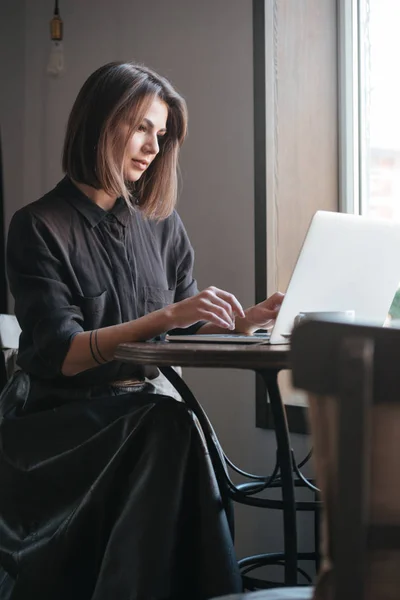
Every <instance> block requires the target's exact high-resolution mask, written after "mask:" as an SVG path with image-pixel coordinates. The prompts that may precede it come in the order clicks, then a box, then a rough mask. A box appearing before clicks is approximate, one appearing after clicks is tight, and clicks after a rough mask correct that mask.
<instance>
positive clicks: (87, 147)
mask: <svg viewBox="0 0 400 600" xmlns="http://www.w3.org/2000/svg"><path fill="white" fill-rule="evenodd" d="M155 98H158V99H160V100H162V101H163V102H165V103H166V105H167V107H168V119H167V133H166V134H165V136H163V137H162V139H161V140H160V151H159V153H158V155H157V156H156V158H155V159H154V160H153V162H152V163H151V164H150V166H149V167H148V169H147V170H146V171H145V172H144V173H143V175H142V176H141V177H140V179H139V180H138V181H137V182H136V183H135V184H134V185H132V184H130V183H128V182H126V181H125V179H124V156H125V151H126V147H127V144H128V141H129V139H130V137H131V136H132V135H133V133H134V132H135V131H136V130H137V128H138V127H139V125H140V123H141V122H142V120H143V118H144V116H145V114H146V112H147V111H148V109H149V108H150V106H151V104H152V102H153V101H154V99H155ZM123 125H128V130H127V128H126V127H123ZM186 131H187V109H186V103H185V101H184V99H183V98H182V97H181V96H180V95H179V94H178V93H177V92H176V91H175V90H174V88H173V87H172V85H171V84H170V83H169V81H168V80H167V79H165V78H164V77H160V75H157V73H155V72H154V71H151V70H150V69H147V68H146V67H143V66H140V65H136V64H133V63H122V62H113V63H109V64H107V65H104V66H103V67H100V68H99V69H97V71H95V72H94V73H92V75H90V77H89V78H88V79H87V80H86V82H85V83H84V85H83V87H82V88H81V90H80V92H79V94H78V96H77V98H76V100H75V103H74V106H73V107H72V111H71V114H70V116H69V119H68V125H67V131H66V136H65V141H64V149H63V157H62V167H63V170H64V172H65V173H67V175H69V177H71V178H72V179H74V180H76V181H78V182H80V183H85V184H87V185H90V186H92V187H94V188H96V189H102V190H104V191H105V192H106V193H107V194H110V195H115V196H117V197H118V196H122V197H123V198H125V200H126V202H128V204H130V203H131V198H132V194H133V195H134V196H135V197H136V200H137V202H138V203H139V204H140V206H141V208H142V211H143V212H144V214H145V215H146V216H147V217H149V218H151V219H163V218H166V217H168V216H169V215H170V214H171V213H172V211H173V209H174V206H175V204H176V198H177V167H178V153H179V148H180V146H181V145H182V143H183V141H184V139H185V136H186Z"/></svg>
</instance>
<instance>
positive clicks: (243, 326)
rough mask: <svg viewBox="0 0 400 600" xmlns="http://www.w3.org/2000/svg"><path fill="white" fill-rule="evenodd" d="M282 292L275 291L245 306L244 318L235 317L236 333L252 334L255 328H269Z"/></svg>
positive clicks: (280, 300)
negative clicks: (257, 301)
mask: <svg viewBox="0 0 400 600" xmlns="http://www.w3.org/2000/svg"><path fill="white" fill-rule="evenodd" d="M283 298H284V294H282V293H281V292H275V294H273V295H272V296H270V297H269V298H267V299H266V300H264V301H263V302H260V303H259V304H256V305H255V306H251V307H250V308H247V309H246V310H245V311H244V312H245V318H244V319H242V318H240V317H239V318H237V319H236V327H235V331H236V332H237V333H246V334H252V333H254V331H257V329H269V328H270V327H272V325H273V324H274V320H275V319H276V317H277V315H278V312H279V309H280V307H281V304H282V302H283Z"/></svg>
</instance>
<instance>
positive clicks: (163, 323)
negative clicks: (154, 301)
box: [130, 305, 176, 342]
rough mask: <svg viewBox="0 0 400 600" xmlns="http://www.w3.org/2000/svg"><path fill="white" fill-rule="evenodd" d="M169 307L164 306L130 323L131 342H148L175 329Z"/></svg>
mask: <svg viewBox="0 0 400 600" xmlns="http://www.w3.org/2000/svg"><path fill="white" fill-rule="evenodd" d="M171 306H172V305H170V306H166V307H165V308H161V309H159V310H155V311H154V312H151V313H148V314H147V315H145V316H144V317H141V318H139V319H135V320H134V321H131V323H130V324H131V327H130V333H131V340H130V341H132V342H139V341H145V340H150V339H152V338H154V337H156V336H158V335H161V334H163V333H165V332H166V331H169V330H170V329H174V327H176V325H175V320H174V317H173V311H172V310H171Z"/></svg>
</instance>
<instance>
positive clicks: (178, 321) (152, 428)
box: [0, 63, 281, 600]
mask: <svg viewBox="0 0 400 600" xmlns="http://www.w3.org/2000/svg"><path fill="white" fill-rule="evenodd" d="M186 128H187V113H186V106H185V103H184V100H183V99H182V98H181V97H180V96H179V94H178V93H177V92H176V91H175V90H174V89H173V88H172V86H171V84H170V83H169V82H168V81H167V80H165V79H164V78H162V77H160V76H159V75H157V74H156V73H154V72H152V71H150V70H149V69H146V68H144V67H141V66H138V65H134V64H131V63H111V64H108V65H105V66H103V67H101V68H100V69H98V70H97V71H96V72H95V73H93V74H92V75H91V76H90V77H89V79H88V80H87V81H86V83H85V84H84V86H83V87H82V89H81V91H80V92H79V94H78V97H77V99H76V101H75V104H74V106H73V108H72V112H71V115H70V117H69V121H68V126H67V132H66V137H65V143H64V150H63V170H64V171H65V174H66V175H65V178H64V179H63V180H62V181H61V182H60V183H59V184H58V185H57V186H56V187H55V188H54V189H53V190H51V191H50V192H49V193H48V194H46V195H45V196H44V197H43V198H41V199H40V200H38V201H36V202H33V203H32V204H30V205H28V206H26V207H24V208H23V209H21V210H19V211H18V212H17V213H16V214H15V215H14V217H13V219H12V222H11V225H10V230H9V236H8V249H7V264H8V276H9V281H10V287H11V291H12V294H13V296H14V298H15V313H16V315H17V317H18V320H19V323H20V325H21V328H22V334H21V338H20V347H19V356H18V364H19V365H20V367H21V369H22V371H21V372H20V373H19V374H18V375H17V376H15V377H14V379H13V380H12V382H11V383H10V384H9V386H8V387H7V389H6V390H5V391H4V393H3V395H2V402H1V415H2V417H3V419H2V421H1V425H0V448H1V449H0V481H1V490H0V563H1V565H2V567H3V569H4V570H5V571H6V572H7V573H8V574H9V575H10V576H11V578H12V581H13V586H11V584H10V581H11V580H10V579H8V582H9V584H10V587H12V593H11V596H10V597H11V598H12V599H13V600H27V599H28V598H29V599H32V598H35V599H36V598H40V600H47V599H49V600H50V599H51V600H55V599H56V598H57V600H63V599H65V600H67V599H68V600H70V599H71V598H74V599H75V600H89V599H90V600H105V599H107V600H108V599H109V598H111V597H113V598H116V599H121V600H125V599H126V600H128V599H129V600H161V599H167V598H174V599H178V598H182V599H183V598H185V599H186V600H188V599H189V598H190V599H191V600H195V599H196V598H198V599H199V600H200V599H205V598H210V597H212V596H216V595H222V594H225V593H229V592H235V591H240V588H241V585H240V577H239V574H238V570H237V565H236V560H235V557H234V552H233V548H232V541H231V538H230V535H229V529H228V527H227V519H226V515H225V513H224V511H223V510H222V509H221V506H220V501H219V500H220V498H219V495H218V489H217V487H216V485H215V480H214V475H213V472H212V469H211V468H210V464H209V461H208V458H207V454H206V453H205V451H204V447H203V445H202V438H201V435H200V434H199V431H198V429H197V428H196V425H195V424H194V421H193V419H192V416H191V414H190V412H189V411H188V410H187V408H186V407H185V405H183V404H181V403H178V402H176V401H174V400H172V399H171V398H168V397H167V396H162V395H159V394H157V393H154V386H152V385H151V384H150V383H148V381H149V380H151V379H154V378H155V377H156V376H157V370H156V369H155V368H146V367H142V366H137V367H132V366H131V365H127V364H120V363H117V362H116V361H113V354H114V351H115V348H116V346H117V345H118V344H119V343H121V342H128V341H137V340H149V339H152V338H156V337H158V336H160V335H162V334H164V333H165V332H167V331H171V330H176V329H180V328H185V329H186V330H187V332H188V333H192V332H197V331H202V332H203V331H204V332H206V331H208V332H213V331H215V332H218V331H221V330H224V331H226V330H227V329H228V330H232V331H233V330H236V331H243V332H247V333H251V332H252V331H254V330H255V329H257V328H259V327H260V326H262V325H264V324H265V323H266V322H268V321H269V320H270V319H273V318H274V317H275V316H276V312H277V310H278V308H279V305H280V302H281V295H279V294H276V295H274V296H273V297H272V298H270V299H269V300H267V301H265V302H264V303H261V304H260V305H257V306H255V307H252V308H250V309H248V310H247V311H243V309H242V307H241V305H240V304H239V302H238V301H237V299H236V298H235V297H234V296H233V295H232V294H229V293H228V292H225V291H223V290H220V289H217V288H214V287H211V288H208V289H206V290H204V291H203V292H200V293H199V292H198V290H197V287H196V282H195V280H194V279H193V275H192V269H193V250H192V248H191V246H190V243H189V240H188V238H187V235H186V232H185V229H184V227H183V225H182V222H181V220H180V219H179V217H178V215H177V213H176V212H175V210H174V206H175V202H176V187H177V186H176V168H177V158H178V151H179V147H180V146H181V144H182V142H183V140H184V138H185V134H186ZM14 581H15V583H14ZM6 587H7V586H6V585H4V589H5V588H6ZM0 589H1V588H0ZM5 594H6V592H5V591H4V593H3V596H1V592H0V599H1V600H3V597H4V598H5V597H6V595H5ZM7 597H8V596H7Z"/></svg>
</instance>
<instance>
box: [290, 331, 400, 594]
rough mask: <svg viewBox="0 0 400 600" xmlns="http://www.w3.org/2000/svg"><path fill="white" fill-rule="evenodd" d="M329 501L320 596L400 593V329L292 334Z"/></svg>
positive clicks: (298, 381) (296, 378) (297, 379)
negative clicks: (399, 461)
mask: <svg viewBox="0 0 400 600" xmlns="http://www.w3.org/2000/svg"><path fill="white" fill-rule="evenodd" d="M291 355H292V368H293V371H292V373H293V383H294V385H295V387H297V388H299V389H302V390H305V391H306V392H307V393H308V399H309V416H310V428H311V435H312V438H313V444H314V451H315V468H316V478H317V482H318V484H319V486H320V488H321V496H322V500H323V503H324V509H323V527H322V531H323V533H322V537H323V539H322V555H323V561H322V567H321V573H320V576H319V580H318V582H317V586H316V591H315V598H316V599H318V600H398V598H400V468H399V466H398V456H400V330H396V329H387V328H380V327H369V326H363V325H355V324H345V323H334V322H323V321H320V322H318V321H310V322H307V323H302V324H301V325H299V327H298V328H296V330H295V331H294V332H293V335H292V350H291Z"/></svg>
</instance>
